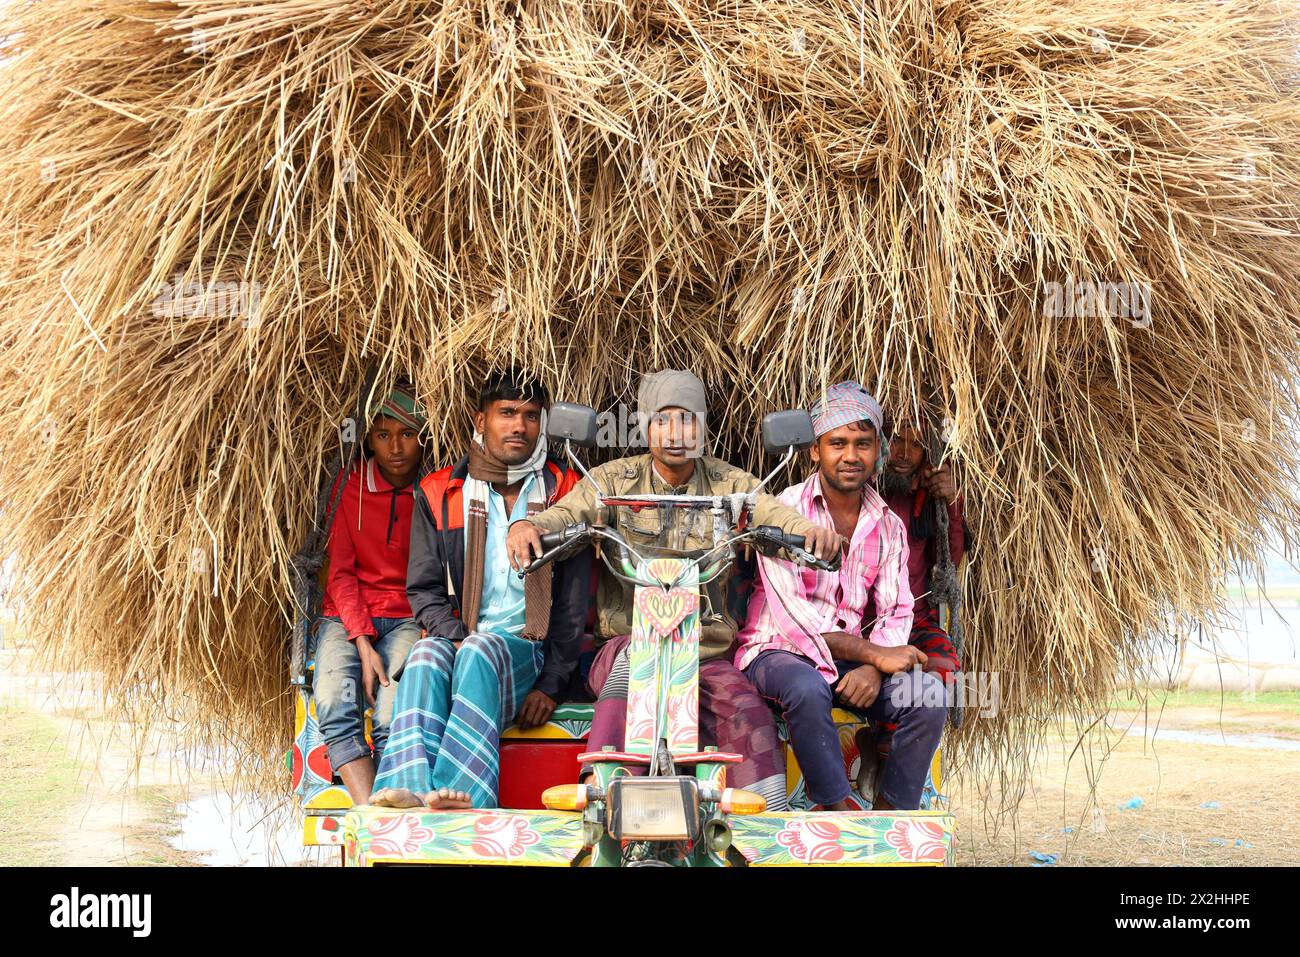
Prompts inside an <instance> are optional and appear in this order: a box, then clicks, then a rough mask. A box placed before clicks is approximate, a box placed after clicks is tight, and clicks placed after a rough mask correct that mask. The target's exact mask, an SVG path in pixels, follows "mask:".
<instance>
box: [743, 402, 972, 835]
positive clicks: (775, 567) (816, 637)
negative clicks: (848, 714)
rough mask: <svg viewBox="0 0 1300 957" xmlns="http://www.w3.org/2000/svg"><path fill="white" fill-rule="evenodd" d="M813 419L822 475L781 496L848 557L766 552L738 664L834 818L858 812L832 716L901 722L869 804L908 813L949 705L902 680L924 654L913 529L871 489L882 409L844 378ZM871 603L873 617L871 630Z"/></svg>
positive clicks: (813, 794) (925, 681) (812, 793)
mask: <svg viewBox="0 0 1300 957" xmlns="http://www.w3.org/2000/svg"><path fill="white" fill-rule="evenodd" d="M811 411H812V417H813V432H814V434H815V435H816V436H817V443H816V445H814V446H813V448H812V449H811V450H810V454H811V456H812V462H813V465H814V466H816V468H817V471H816V472H815V473H813V475H811V476H810V477H809V478H808V479H806V480H805V481H803V482H801V483H800V484H798V485H793V486H791V487H790V488H788V489H786V490H785V491H784V492H782V493H781V494H780V496H778V498H779V499H780V501H781V502H783V503H785V504H786V505H789V506H790V507H792V508H794V509H796V510H797V511H798V512H799V513H800V514H801V515H803V516H805V517H806V518H808V519H809V520H810V521H813V522H816V523H818V524H819V525H822V526H823V527H825V528H827V529H834V530H835V531H836V532H837V533H839V535H841V536H843V537H844V538H845V539H847V540H848V542H849V547H848V551H847V553H846V555H845V557H844V560H843V562H842V563H841V565H840V569H839V571H837V572H824V571H816V570H812V569H800V568H796V567H795V566H794V565H793V564H792V563H790V562H787V561H782V560H781V559H777V558H768V557H765V556H760V558H759V560H758V571H759V574H758V579H757V581H755V583H754V592H753V594H752V596H751V598H750V602H749V611H748V615H747V619H746V622H745V626H744V627H743V628H742V629H741V630H740V633H739V640H740V650H739V651H738V652H737V654H736V666H737V667H739V668H741V669H743V670H744V672H745V674H746V675H747V676H748V677H749V678H750V680H751V681H753V683H754V686H755V687H756V688H757V689H758V690H759V692H760V693H762V694H763V695H764V696H765V697H767V698H770V699H771V700H773V701H775V702H776V703H777V705H778V706H779V707H780V708H781V709H782V711H784V713H785V719H786V724H787V727H788V728H789V730H790V743H791V746H792V747H793V748H794V753H795V757H796V758H797V759H798V761H799V767H800V768H801V769H802V770H803V774H804V780H805V781H806V782H807V787H808V797H809V799H810V800H811V801H813V802H814V803H815V804H820V805H822V806H823V807H825V808H827V809H828V810H834V811H842V810H848V809H850V808H852V807H854V804H853V803H852V801H851V799H850V789H849V782H848V778H847V776H846V775H845V773H844V764H843V759H842V757H841V752H840V742H839V734H838V733H837V731H836V728H835V722H834V720H833V719H832V717H831V707H832V705H833V704H835V703H837V702H838V703H840V704H843V705H847V706H849V707H852V708H857V709H861V710H864V711H865V712H866V714H867V716H868V717H869V718H870V719H871V720H872V721H877V722H880V721H886V722H890V723H893V724H895V725H897V731H896V732H895V737H894V754H893V756H892V757H891V759H890V761H889V762H888V764H887V765H886V770H885V774H884V778H883V780H882V782H881V788H880V793H879V794H878V795H875V803H874V807H875V808H876V809H879V810H884V809H890V808H898V809H903V810H912V809H915V808H917V807H918V806H919V805H920V800H921V790H922V788H923V787H924V786H925V775H926V771H927V770H928V768H929V767H930V762H931V760H932V758H933V757H934V752H935V749H936V748H937V747H938V745H939V735H940V734H941V733H942V731H943V724H944V719H945V717H946V716H947V708H946V707H944V706H942V705H936V704H933V702H940V701H943V700H944V698H943V686H942V683H941V682H940V680H939V679H938V678H937V677H935V676H934V675H931V674H925V675H920V676H919V677H920V679H921V680H920V681H917V680H916V678H917V676H915V675H913V676H906V672H907V671H908V670H909V669H911V668H912V667H913V666H914V665H924V664H925V655H924V654H923V653H922V652H921V651H919V650H918V649H917V648H915V647H914V646H911V645H909V644H908V643H907V642H908V636H909V633H910V630H911V627H912V593H911V588H910V586H909V584H908V574H907V531H906V529H905V528H904V527H903V523H902V521H901V520H900V519H899V518H898V516H897V515H895V514H894V513H893V512H892V511H890V509H889V507H888V506H887V505H886V504H885V502H884V500H883V499H882V498H881V497H880V495H879V494H878V493H877V492H876V490H875V489H874V488H872V486H871V481H870V480H871V478H872V477H873V476H874V475H875V474H876V473H878V472H879V471H880V466H881V465H882V464H883V461H882V458H881V454H882V450H881V435H882V431H881V430H882V425H883V423H882V419H883V416H882V415H881V410H880V404H879V403H878V402H876V400H875V399H874V398H873V397H872V396H870V395H869V394H868V393H867V391H866V390H865V389H863V388H862V386H860V385H858V383H856V382H840V383H838V384H836V385H834V386H832V387H831V388H830V389H828V390H827V391H826V394H825V395H824V396H823V397H822V398H821V399H820V400H819V401H818V402H817V403H816V404H815V405H814V406H813V408H812V410H811ZM869 602H874V607H875V611H876V618H875V621H874V622H866V623H865V626H864V622H863V615H864V612H865V611H866V609H867V607H868V603H869ZM868 627H869V629H870V630H869V632H867V628H868ZM864 632H867V633H866V634H864ZM866 798H867V800H871V799H872V795H866Z"/></svg>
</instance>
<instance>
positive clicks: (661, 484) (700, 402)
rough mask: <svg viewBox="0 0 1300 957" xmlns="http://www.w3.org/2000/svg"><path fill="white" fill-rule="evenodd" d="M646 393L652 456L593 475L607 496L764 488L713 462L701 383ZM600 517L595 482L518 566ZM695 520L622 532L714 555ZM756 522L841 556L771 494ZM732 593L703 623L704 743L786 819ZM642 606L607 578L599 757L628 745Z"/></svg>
mask: <svg viewBox="0 0 1300 957" xmlns="http://www.w3.org/2000/svg"><path fill="white" fill-rule="evenodd" d="M637 395H638V400H639V405H640V409H639V412H640V415H641V420H642V423H643V424H644V425H645V432H646V441H647V444H648V446H649V453H648V454H643V455H632V456H628V457H627V458H622V459H617V460H615V461H613V462H607V463H606V464H604V465H601V466H599V467H597V468H595V469H593V470H592V478H593V479H594V480H595V482H596V484H597V485H599V487H600V488H601V490H602V491H604V493H605V494H606V495H645V494H659V495H665V494H677V495H684V494H689V495H729V494H733V493H740V492H751V491H753V490H754V489H755V488H757V487H758V484H759V481H758V479H756V478H755V477H754V476H752V475H750V474H749V473H748V472H745V471H744V470H742V469H738V468H736V467H734V466H731V465H728V464H727V463H726V462H723V461H721V460H719V459H715V458H713V457H712V456H709V455H705V454H704V444H705V436H706V435H707V429H708V410H707V403H706V401H705V392H704V384H703V383H702V382H701V381H700V380H699V378H697V377H696V376H695V375H694V374H692V373H690V372H684V371H679V370H675V369H669V370H665V371H663V372H657V373H653V374H650V375H647V376H645V377H644V378H643V379H642V380H641V384H640V388H639V390H638V393H637ZM622 511H623V512H626V510H622ZM596 512H597V507H596V494H595V489H594V488H593V487H592V483H591V482H581V483H579V484H578V486H577V487H576V488H575V489H574V490H573V492H571V493H570V494H569V495H568V496H567V497H565V498H564V499H563V500H561V501H560V502H559V503H557V504H556V505H553V506H551V507H550V508H548V509H547V510H546V511H544V512H542V513H541V514H539V515H535V516H532V517H531V518H529V519H528V520H527V521H521V522H515V523H514V524H512V525H511V526H510V536H509V540H508V542H507V548H508V550H509V553H510V560H511V563H512V564H513V565H514V566H515V567H516V568H523V567H524V566H526V565H527V564H528V563H529V562H530V561H531V560H532V558H533V556H536V555H540V554H541V553H542V547H541V541H540V536H541V534H543V533H546V532H554V531H558V530H560V529H562V528H564V527H565V526H567V525H574V524H578V523H580V522H587V523H590V524H594V523H595V521H596V518H597V514H596ZM687 516H688V517H687V518H686V520H684V521H682V520H679V521H674V522H671V523H667V522H665V521H664V520H663V517H662V516H661V515H660V513H659V511H658V510H656V509H649V508H646V509H641V510H640V511H639V512H634V513H630V514H620V515H619V527H620V530H621V531H622V533H623V535H624V536H625V537H626V538H627V540H628V541H629V542H630V543H631V544H632V545H633V547H638V548H639V547H641V546H646V547H650V548H654V547H658V548H671V549H676V550H687V549H697V548H698V549H703V548H709V547H712V545H713V525H712V520H711V518H710V517H709V516H707V515H704V514H702V513H700V512H696V511H691V512H688V513H687ZM753 522H754V524H756V525H776V526H778V527H780V528H781V529H782V530H784V531H785V532H787V533H793V534H798V535H802V536H804V540H805V542H806V544H807V547H808V550H809V551H812V552H814V553H816V554H817V555H818V557H820V558H823V559H830V558H831V557H833V556H834V555H835V553H836V551H837V550H838V549H839V539H838V537H837V536H836V535H835V533H834V532H833V531H831V530H829V529H826V528H822V527H821V526H819V525H816V524H815V523H813V522H810V521H808V520H807V519H805V518H804V517H803V516H801V515H799V514H798V513H797V512H795V511H794V510H793V509H791V508H788V507H787V506H784V505H781V504H780V503H778V502H777V501H776V499H775V498H773V497H772V496H770V495H762V494H760V495H759V496H758V497H757V502H756V503H755V506H754V516H753ZM725 587H726V583H725V582H722V581H715V582H712V583H710V584H709V586H708V587H707V590H706V592H705V596H706V601H707V607H709V608H711V609H712V610H713V612H714V613H715V614H714V615H713V616H711V617H709V618H707V619H703V620H702V622H701V629H700V673H699V689H700V712H699V713H700V739H701V742H702V743H704V744H716V745H717V746H718V747H719V748H721V749H722V750H724V751H734V752H737V753H740V754H742V755H744V756H745V761H744V763H742V764H739V765H737V766H736V768H735V769H734V773H733V772H729V773H728V781H729V782H730V783H732V784H734V785H735V786H736V787H743V788H749V789H750V790H755V791H758V792H759V793H761V794H763V796H764V797H765V798H767V800H768V807H769V808H770V809H772V810H780V809H782V808H784V807H786V806H787V795H786V790H785V766H784V762H783V758H782V754H781V748H780V741H779V739H778V737H777V732H776V724H775V721H774V720H773V718H772V714H771V710H770V709H769V708H768V707H767V705H766V704H764V702H763V701H762V700H761V699H760V698H759V697H758V695H757V694H756V693H755V691H754V688H753V686H752V685H751V684H750V683H749V682H748V681H747V680H746V679H745V677H744V675H742V674H741V673H740V672H739V671H737V670H736V668H735V667H734V666H733V665H732V663H731V649H732V643H733V641H734V640H735V637H736V622H735V621H734V620H733V619H732V618H731V616H730V615H728V614H727V610H726V602H725V597H724V596H725ZM632 598H633V595H632V588H631V586H625V585H624V584H623V583H622V582H620V581H619V580H618V579H617V578H615V577H614V576H613V575H612V574H611V573H610V572H609V571H608V569H604V570H603V571H602V574H601V578H600V583H599V586H598V591H597V596H596V603H597V610H598V616H597V624H596V633H597V636H596V637H597V641H598V643H600V645H601V647H600V652H599V654H598V655H597V657H596V661H595V662H594V663H593V665H592V669H591V676H590V678H589V684H590V686H591V689H592V691H593V692H594V693H596V694H598V695H599V698H598V699H597V702H596V712H595V715H594V717H593V720H592V726H591V732H590V734H589V735H588V738H587V748H588V750H590V751H599V750H600V749H601V747H602V746H604V745H613V746H615V747H616V748H619V749H621V748H622V746H623V731H624V723H625V719H626V712H627V660H628V659H627V654H626V647H627V644H628V640H629V636H630V634H631V631H632ZM584 773H585V772H584Z"/></svg>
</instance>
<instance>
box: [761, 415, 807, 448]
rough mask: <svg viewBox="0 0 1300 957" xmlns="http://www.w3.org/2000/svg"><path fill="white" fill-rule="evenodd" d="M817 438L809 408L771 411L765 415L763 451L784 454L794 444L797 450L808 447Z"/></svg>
mask: <svg viewBox="0 0 1300 957" xmlns="http://www.w3.org/2000/svg"><path fill="white" fill-rule="evenodd" d="M816 440H817V438H816V436H815V435H813V424H812V416H811V415H809V414H808V410H807V409H789V410H787V411H785V412H769V413H768V414H767V415H765V416H763V451H764V452H766V453H767V454H768V455H784V454H785V450H786V449H788V448H790V446H792V445H793V446H794V447H795V449H797V450H802V449H806V448H808V447H809V446H811V445H812V444H813V443H814V442H815V441H816Z"/></svg>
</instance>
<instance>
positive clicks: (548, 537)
mask: <svg viewBox="0 0 1300 957" xmlns="http://www.w3.org/2000/svg"><path fill="white" fill-rule="evenodd" d="M564 541H565V530H564V529H561V530H560V531H558V532H547V533H546V534H545V535H543V536H542V551H544V552H549V551H550V550H551V549H553V548H559V547H560V546H561V545H563V544H564Z"/></svg>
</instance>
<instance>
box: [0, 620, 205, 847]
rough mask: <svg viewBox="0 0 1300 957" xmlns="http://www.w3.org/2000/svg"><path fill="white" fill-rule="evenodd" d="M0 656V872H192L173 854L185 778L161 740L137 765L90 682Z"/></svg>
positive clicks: (188, 787)
mask: <svg viewBox="0 0 1300 957" xmlns="http://www.w3.org/2000/svg"><path fill="white" fill-rule="evenodd" d="M27 666H28V661H27V659H26V657H25V655H23V654H22V653H21V651H20V650H19V649H15V648H14V646H13V644H12V642H10V643H9V644H8V646H7V647H5V648H3V649H0V727H3V731H0V778H2V779H3V780H4V781H5V782H6V785H5V788H4V795H3V797H0V865H10V866H12V865H78V866H91V867H93V866H123V865H164V866H165V865H188V864H194V863H197V857H196V856H195V855H192V854H186V853H183V852H181V851H178V850H176V849H175V848H174V847H173V846H172V845H171V843H170V842H169V841H170V838H172V837H173V836H174V835H175V834H176V833H178V831H179V822H180V813H179V811H178V806H179V805H180V804H181V803H182V802H183V801H184V800H185V799H186V797H187V795H189V794H191V793H192V792H193V790H194V788H195V787H199V788H202V787H203V786H204V784H205V781H204V780H203V779H202V778H197V779H194V780H190V781H188V782H187V781H186V780H184V775H185V772H184V770H183V768H181V767H179V766H178V765H177V762H176V761H175V760H174V756H173V755H172V754H171V753H169V752H168V751H167V750H166V748H165V746H164V744H165V742H162V741H161V740H158V739H155V740H154V741H151V742H150V745H149V746H148V747H147V748H146V750H145V753H144V755H143V757H142V759H141V761H140V763H139V767H138V768H137V767H135V766H134V762H133V760H132V758H131V754H132V748H131V747H130V745H129V744H128V742H127V740H126V738H125V736H124V734H123V732H122V729H120V728H119V727H117V726H116V725H115V724H114V723H112V722H110V721H106V720H104V719H103V718H102V717H99V716H98V712H97V706H96V696H95V693H94V688H93V683H92V681H91V679H90V678H89V677H88V676H77V675H67V676H59V677H58V678H57V679H56V678H55V677H54V676H50V675H43V674H39V673H37V674H33V673H31V672H30V671H29V670H28V667H27Z"/></svg>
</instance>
